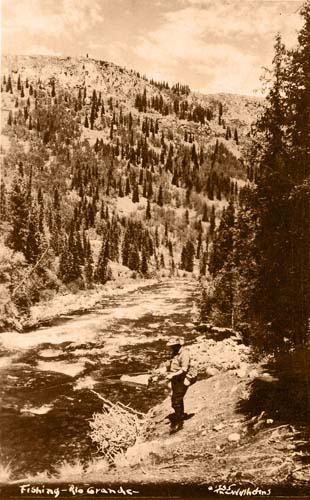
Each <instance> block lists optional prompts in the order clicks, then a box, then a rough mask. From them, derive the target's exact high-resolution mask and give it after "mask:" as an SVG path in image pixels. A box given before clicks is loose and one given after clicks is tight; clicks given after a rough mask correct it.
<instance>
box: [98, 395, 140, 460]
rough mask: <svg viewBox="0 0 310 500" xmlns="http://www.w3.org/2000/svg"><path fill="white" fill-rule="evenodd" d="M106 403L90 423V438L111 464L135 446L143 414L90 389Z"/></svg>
mask: <svg viewBox="0 0 310 500" xmlns="http://www.w3.org/2000/svg"><path fill="white" fill-rule="evenodd" d="M90 390H91V392H93V393H94V394H96V396H98V397H99V399H101V400H102V401H103V402H104V405H103V409H102V412H101V413H95V414H94V415H93V418H92V420H91V421H90V422H89V424H90V427H91V429H92V430H91V433H90V438H91V439H92V441H93V442H94V443H96V445H97V447H98V450H99V452H100V453H101V454H102V456H103V457H104V458H106V459H107V460H108V461H109V463H111V464H112V463H114V461H115V458H116V457H117V455H119V454H120V453H122V452H124V451H126V450H127V449H128V448H129V447H130V446H133V445H134V444H135V442H136V439H137V437H138V436H139V434H140V430H141V426H142V419H141V416H144V415H143V413H141V412H137V411H136V410H134V409H133V408H130V407H129V406H126V405H124V404H122V403H119V402H117V403H112V402H111V401H109V400H108V399H106V398H104V397H103V396H101V394H98V393H97V392H96V391H93V390H92V389H90Z"/></svg>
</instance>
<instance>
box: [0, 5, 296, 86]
mask: <svg viewBox="0 0 310 500" xmlns="http://www.w3.org/2000/svg"><path fill="white" fill-rule="evenodd" d="M302 3H303V2H302V1H301V0H2V26H1V27H2V52H3V53H6V54H33V55H35V54H42V55H61V56H85V55H86V53H88V54H89V57H93V58H95V59H101V60H106V61H111V62H114V63H115V64H119V65H121V66H126V67H127V68H129V69H131V68H132V69H136V70H138V71H140V72H141V73H142V74H146V75H147V76H149V77H154V78H155V79H157V80H166V81H168V82H169V83H174V82H176V81H180V82H182V83H187V84H188V85H189V86H190V88H191V89H193V90H200V91H201V92H205V93H210V92H232V93H239V94H253V93H255V90H256V89H260V88H261V83H260V81H259V77H260V75H261V74H262V67H263V66H265V67H266V66H267V67H268V66H269V67H270V65H271V61H272V57H273V45H274V37H275V35H276V33H277V32H281V33H282V35H283V40H284V42H285V43H286V44H287V46H292V45H294V44H295V42H296V32H297V30H298V29H299V28H300V26H301V19H300V16H299V13H298V11H299V9H300V7H301V6H302Z"/></svg>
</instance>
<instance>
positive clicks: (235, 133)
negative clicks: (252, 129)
mask: <svg viewBox="0 0 310 500" xmlns="http://www.w3.org/2000/svg"><path fill="white" fill-rule="evenodd" d="M234 141H235V143H236V144H239V137H238V130H237V129H236V128H235V131H234Z"/></svg>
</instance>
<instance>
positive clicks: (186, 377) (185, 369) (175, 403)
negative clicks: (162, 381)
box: [166, 338, 195, 433]
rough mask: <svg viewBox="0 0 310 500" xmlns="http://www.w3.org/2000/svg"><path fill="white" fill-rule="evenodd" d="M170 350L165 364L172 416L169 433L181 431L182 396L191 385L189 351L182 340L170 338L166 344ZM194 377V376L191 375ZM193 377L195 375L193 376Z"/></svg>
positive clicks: (182, 416) (182, 415)
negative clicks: (172, 410) (169, 357)
mask: <svg viewBox="0 0 310 500" xmlns="http://www.w3.org/2000/svg"><path fill="white" fill-rule="evenodd" d="M167 347H169V348H170V349H171V359H170V360H169V361H168V362H167V363H166V369H167V372H168V373H167V379H168V380H170V383H171V406H172V408H173V409H174V415H173V418H172V420H171V433H174V432H177V431H178V430H180V429H182V427H183V421H184V401H183V399H184V396H185V394H186V391H187V389H188V387H189V385H191V383H193V382H192V381H193V378H191V374H190V371H191V366H190V365H191V360H190V354H189V350H188V349H187V348H186V347H184V339H183V338H171V339H170V340H169V341H168V342H167ZM193 375H194V374H193ZM194 376H195V375H194Z"/></svg>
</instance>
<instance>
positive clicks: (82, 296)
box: [0, 277, 167, 334]
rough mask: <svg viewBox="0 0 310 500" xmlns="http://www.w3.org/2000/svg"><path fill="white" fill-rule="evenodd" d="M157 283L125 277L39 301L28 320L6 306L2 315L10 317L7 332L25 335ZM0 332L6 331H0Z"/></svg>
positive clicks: (13, 308)
mask: <svg viewBox="0 0 310 500" xmlns="http://www.w3.org/2000/svg"><path fill="white" fill-rule="evenodd" d="M164 279H165V278H164ZM166 279H167V278H166ZM160 281H162V279H161V280H159V279H158V278H149V279H146V278H136V279H133V278H129V277H125V278H118V279H116V280H111V281H108V282H107V283H105V284H104V285H95V286H94V287H93V288H91V289H87V290H79V291H77V292H75V293H73V292H70V291H69V290H68V291H67V292H66V293H57V294H55V295H54V296H53V297H52V298H51V299H49V300H45V301H40V302H39V303H38V304H35V305H33V306H31V308H30V316H29V317H18V315H17V311H16V308H15V307H13V306H11V307H10V306H8V307H7V311H6V314H7V315H8V316H11V317H10V320H8V324H9V329H8V330H9V331H12V332H14V331H18V332H27V331H29V330H33V329H36V328H39V327H41V326H49V325H51V324H52V323H53V322H55V321H57V320H59V319H61V318H63V319H66V318H67V319H70V316H75V315H79V314H86V313H87V312H89V311H91V310H94V309H96V307H98V306H100V305H101V303H102V301H104V300H107V299H108V298H109V297H116V296H118V295H123V294H127V293H131V292H134V291H135V290H137V289H139V288H145V287H148V286H152V285H154V284H156V283H158V282H160ZM3 320H4V318H3ZM3 331H6V330H4V329H3ZM0 334H1V333H0Z"/></svg>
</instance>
